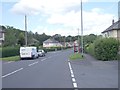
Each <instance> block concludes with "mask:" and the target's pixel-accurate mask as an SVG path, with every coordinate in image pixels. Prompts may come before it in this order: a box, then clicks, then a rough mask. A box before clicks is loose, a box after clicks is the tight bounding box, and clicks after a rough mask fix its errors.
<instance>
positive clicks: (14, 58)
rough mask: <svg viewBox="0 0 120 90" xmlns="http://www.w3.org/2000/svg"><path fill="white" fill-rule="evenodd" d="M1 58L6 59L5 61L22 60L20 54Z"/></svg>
mask: <svg viewBox="0 0 120 90" xmlns="http://www.w3.org/2000/svg"><path fill="white" fill-rule="evenodd" d="M0 60H4V61H18V60H20V57H19V56H12V57H5V58H0Z"/></svg>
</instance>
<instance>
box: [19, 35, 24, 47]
mask: <svg viewBox="0 0 120 90" xmlns="http://www.w3.org/2000/svg"><path fill="white" fill-rule="evenodd" d="M18 44H20V46H23V45H25V38H24V34H23V33H20V34H19V37H18Z"/></svg>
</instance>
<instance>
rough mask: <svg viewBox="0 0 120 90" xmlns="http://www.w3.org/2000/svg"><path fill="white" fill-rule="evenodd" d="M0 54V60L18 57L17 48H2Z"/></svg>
mask: <svg viewBox="0 0 120 90" xmlns="http://www.w3.org/2000/svg"><path fill="white" fill-rule="evenodd" d="M0 52H2V55H0V58H2V57H10V56H17V55H19V47H3V48H2V49H0Z"/></svg>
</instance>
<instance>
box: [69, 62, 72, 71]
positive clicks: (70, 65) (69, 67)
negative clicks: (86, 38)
mask: <svg viewBox="0 0 120 90" xmlns="http://www.w3.org/2000/svg"><path fill="white" fill-rule="evenodd" d="M68 65H69V68H70V70H72V67H71V64H70V62H68Z"/></svg>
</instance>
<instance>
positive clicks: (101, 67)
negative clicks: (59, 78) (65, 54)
mask: <svg viewBox="0 0 120 90" xmlns="http://www.w3.org/2000/svg"><path fill="white" fill-rule="evenodd" d="M84 56H85V59H84V60H73V61H70V62H71V66H72V68H73V72H74V75H75V79H76V82H77V85H78V88H118V61H117V60H114V61H100V60H96V59H95V58H93V57H92V56H90V55H88V54H84Z"/></svg>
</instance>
